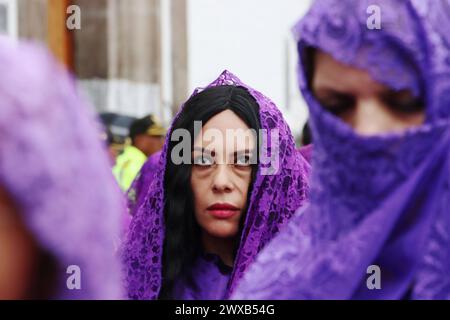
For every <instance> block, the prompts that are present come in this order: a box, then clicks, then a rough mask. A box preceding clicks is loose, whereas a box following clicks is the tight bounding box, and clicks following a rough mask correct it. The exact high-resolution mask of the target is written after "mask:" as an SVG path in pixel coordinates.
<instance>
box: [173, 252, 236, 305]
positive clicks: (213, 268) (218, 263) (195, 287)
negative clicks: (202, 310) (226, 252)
mask: <svg viewBox="0 0 450 320" xmlns="http://www.w3.org/2000/svg"><path fill="white" fill-rule="evenodd" d="M232 271H233V268H231V267H229V266H227V265H225V264H224V263H223V262H222V260H220V258H219V257H218V256H216V255H213V254H205V255H203V256H201V257H199V258H198V259H197V261H196V262H195V264H194V266H193V267H192V269H191V270H190V271H189V273H188V274H183V275H182V277H181V279H178V281H177V283H176V284H175V286H174V290H173V297H174V299H176V300H222V299H225V294H226V292H227V286H228V281H229V280H230V276H231V272H232Z"/></svg>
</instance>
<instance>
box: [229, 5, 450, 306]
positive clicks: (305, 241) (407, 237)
mask: <svg viewBox="0 0 450 320" xmlns="http://www.w3.org/2000/svg"><path fill="white" fill-rule="evenodd" d="M371 5H376V6H378V8H380V10H381V29H379V30H377V29H373V30H372V29H369V28H368V27H367V24H366V22H367V19H368V17H369V16H370V14H368V13H367V12H372V11H371V10H373V7H370V8H369V6H371ZM368 8H369V9H370V10H369V11H368ZM449 28H450V3H449V1H444V0H442V1H441V0H438V1H434V0H428V1H424V0H417V1H413V0H411V1H406V0H396V1H393V0H392V1H391V0H387V1H381V0H380V1H373V0H369V1H365V0H363V1H353V0H344V1H342V0H339V1H335V0H316V1H315V2H314V4H313V6H312V8H311V9H310V11H309V12H308V14H307V15H306V16H305V17H304V18H303V19H302V20H301V21H300V22H299V23H298V24H297V25H296V26H295V27H294V34H295V35H296V37H297V40H298V50H299V55H300V62H301V63H300V68H299V81H300V88H301V91H302V93H303V95H304V97H305V99H306V100H307V103H308V106H309V109H310V114H311V125H312V131H313V136H314V152H313V160H312V168H313V169H312V177H311V186H310V188H311V191H310V192H311V193H310V195H311V198H310V204H309V205H308V206H307V207H304V210H299V211H298V212H297V213H296V215H295V216H294V217H293V218H292V219H291V220H290V223H289V225H288V227H287V228H286V229H285V230H284V232H282V233H280V234H279V235H278V236H277V237H276V238H275V239H274V240H273V242H272V243H270V244H269V245H268V246H267V247H266V248H265V250H263V251H262V252H261V254H260V255H259V257H258V260H257V262H256V263H255V264H254V265H253V266H252V267H250V269H249V271H248V272H247V274H246V276H245V277H244V279H243V281H242V282H241V286H240V287H239V288H238V289H237V292H236V295H235V296H234V298H237V299H404V298H409V299H450V275H449V273H448V271H449V270H450V255H449V247H450V214H449V213H450V191H449V184H450V163H449V160H450V156H449V152H450V140H449V139H450V127H449V117H450V50H449V49H450V37H449V33H448V30H449ZM310 46H312V47H315V48H319V49H321V50H323V51H325V52H327V53H329V54H331V55H332V56H333V57H334V58H335V59H337V60H338V61H341V62H342V63H346V64H349V65H352V66H356V67H359V68H362V69H364V70H367V71H368V72H369V73H370V74H371V76H372V77H373V78H374V79H376V80H378V81H380V82H382V83H384V84H386V85H388V86H390V87H392V88H395V89H410V90H412V91H413V92H414V93H415V94H420V95H422V96H423V98H424V101H425V106H426V115H427V117H426V121H425V123H424V124H423V125H422V126H420V127H418V128H414V129H409V130H407V131H405V132H403V133H399V134H384V135H379V136H372V137H361V136H359V135H357V134H355V133H354V131H353V130H352V129H351V128H350V127H349V126H347V125H346V124H344V123H343V122H342V121H340V120H338V119H337V118H336V117H334V116H333V115H331V114H330V113H328V112H326V111H324V110H323V109H322V107H321V106H320V105H319V103H318V102H317V101H316V100H315V99H314V97H313V95H312V93H311V91H310V88H309V87H308V81H307V78H308V75H307V74H306V72H307V71H306V70H307V66H306V65H305V60H306V59H305V48H306V47H310ZM371 265H376V266H378V267H380V275H381V289H380V290H377V289H372V290H370V289H369V287H370V285H369V286H368V283H367V281H368V279H369V277H370V275H372V274H373V271H370V270H373V269H370V268H369V271H368V267H369V266H371ZM369 284H370V283H369ZM372 284H373V283H372Z"/></svg>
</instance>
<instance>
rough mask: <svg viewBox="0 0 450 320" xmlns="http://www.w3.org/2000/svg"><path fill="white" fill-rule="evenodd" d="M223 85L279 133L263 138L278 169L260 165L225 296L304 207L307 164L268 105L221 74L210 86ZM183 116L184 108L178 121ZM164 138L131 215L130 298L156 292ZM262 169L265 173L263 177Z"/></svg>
mask: <svg viewBox="0 0 450 320" xmlns="http://www.w3.org/2000/svg"><path fill="white" fill-rule="evenodd" d="M221 85H236V86H243V87H245V88H247V89H248V90H249V92H250V94H251V95H252V96H253V97H254V98H255V99H256V101H257V103H258V104H259V108H260V122H261V127H262V128H263V129H266V130H269V131H271V130H273V129H277V130H278V132H279V139H278V140H273V139H268V138H267V136H266V135H264V134H263V139H262V140H263V141H262V146H263V148H265V149H266V150H267V151H269V153H270V151H271V152H278V155H279V161H278V168H277V169H276V170H275V171H273V172H270V169H269V168H270V167H271V164H270V163H260V164H259V165H258V171H257V175H256V179H255V182H254V185H253V189H252V193H251V196H250V197H251V198H250V203H249V208H248V211H247V214H246V218H245V223H244V228H243V231H242V235H241V240H240V247H239V249H238V252H237V256H236V258H235V263H234V268H233V271H232V273H231V275H230V280H229V282H228V284H227V290H226V292H225V294H224V296H225V297H227V296H229V294H230V292H232V291H233V289H234V288H235V286H236V284H237V282H238V281H239V280H240V278H241V277H242V275H243V273H244V272H245V270H246V269H247V266H248V265H249V264H250V263H251V262H252V261H253V260H254V258H255V256H256V254H257V253H258V252H259V251H260V249H261V248H262V247H263V246H264V245H265V244H266V243H267V242H268V241H269V240H270V239H272V237H273V236H274V234H276V233H277V232H278V229H279V228H280V226H281V225H283V224H284V223H285V222H286V221H287V220H288V219H289V218H290V217H291V216H292V215H293V213H294V212H295V210H296V209H297V208H298V207H300V206H301V205H302V204H303V203H304V201H305V199H306V197H307V192H308V187H307V177H308V172H307V171H306V170H305V168H308V170H309V166H307V165H305V163H304V162H305V160H304V159H303V158H302V157H299V156H298V153H297V150H296V149H295V143H294V139H293V136H292V134H291V131H290V129H289V127H288V125H287V124H286V122H285V121H284V119H283V117H282V115H281V113H280V111H279V110H278V108H277V107H276V106H275V104H274V103H273V102H272V101H270V100H269V99H268V98H267V97H265V96H264V95H262V94H261V93H260V92H258V91H256V90H254V89H252V88H250V87H249V86H247V85H245V84H243V83H242V82H241V81H240V80H239V79H238V78H237V77H236V76H234V75H233V74H231V73H230V72H228V71H224V72H223V73H222V74H221V75H220V76H219V78H218V79H217V80H215V81H214V82H213V83H211V84H210V85H209V86H208V87H214V86H221ZM201 90H202V89H201V88H199V89H196V90H195V91H194V93H193V95H195V94H197V93H198V92H200V91H201ZM182 112H183V107H182V108H181V110H180V111H179V113H178V115H177V116H176V118H177V117H179V116H180V114H181V113H182ZM176 118H175V119H176ZM174 121H175V120H174ZM171 132H172V129H170V130H169V132H168V135H167V137H170V134H171ZM269 134H270V133H269ZM168 140H169V139H168V138H166V144H165V146H164V148H163V151H162V154H161V157H160V162H159V164H158V167H157V170H156V173H155V175H154V176H153V179H151V185H150V186H148V194H147V197H146V199H145V201H144V203H143V204H142V205H141V206H140V207H139V209H138V210H137V213H136V214H135V216H134V217H133V220H132V222H131V226H130V231H129V235H128V239H127V241H126V243H125V247H124V254H123V256H124V262H125V275H126V288H127V290H128V296H129V298H131V299H155V298H157V297H158V294H159V291H160V286H161V259H162V246H163V239H164V221H163V210H164V188H163V185H164V184H163V182H164V181H163V180H164V170H165V164H166V161H167V146H168V145H167V144H168ZM264 146H265V147H264ZM263 171H264V172H265V173H266V174H262V172H263ZM267 173H271V174H267Z"/></svg>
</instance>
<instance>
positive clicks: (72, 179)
mask: <svg viewBox="0 0 450 320" xmlns="http://www.w3.org/2000/svg"><path fill="white" fill-rule="evenodd" d="M0 77H1V78H2V80H1V81H0V96H1V99H0V136H1V141H0V155H1V156H0V184H1V185H2V187H3V188H4V189H5V190H7V192H8V193H9V195H10V196H11V198H12V200H13V201H14V202H15V204H16V205H17V207H18V210H19V212H20V214H21V218H22V219H23V221H24V223H25V225H26V227H27V228H28V229H29V231H30V233H31V234H32V236H33V237H34V238H35V240H36V242H37V244H38V245H39V246H40V248H41V249H43V250H45V251H46V252H48V253H49V254H51V255H52V256H53V258H54V259H55V260H56V262H57V264H58V266H57V272H58V274H57V275H56V278H57V284H56V292H55V294H54V295H53V296H52V298H53V299H118V298H122V297H123V294H122V286H121V275H120V264H119V261H118V259H116V257H115V250H116V249H117V248H116V247H117V246H118V240H119V229H120V226H119V219H120V214H121V212H122V211H123V210H125V203H124V201H123V199H122V196H121V193H120V190H119V189H118V187H117V186H116V183H115V181H114V178H113V176H112V174H111V170H110V164H109V160H108V156H107V154H106V147H105V146H103V145H102V142H101V139H100V126H99V124H98V122H97V121H96V119H95V116H94V113H93V112H91V111H90V110H88V109H87V108H86V105H85V103H84V102H83V101H82V99H80V98H79V96H78V94H77V92H76V88H75V83H74V81H73V79H71V78H69V76H68V75H67V73H66V72H65V71H64V70H63V69H62V67H61V66H59V65H57V63H56V62H55V61H54V59H53V58H52V57H51V56H50V54H49V53H48V52H47V51H46V50H44V49H43V48H40V47H38V46H35V45H32V44H28V43H20V42H19V43H17V44H16V43H13V42H10V40H7V39H5V38H4V37H0ZM71 265H76V266H78V267H79V268H80V271H81V290H69V289H68V287H67V284H66V280H67V279H68V277H69V276H70V274H68V273H66V271H67V268H68V267H69V266H71Z"/></svg>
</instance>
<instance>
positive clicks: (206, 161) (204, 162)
mask: <svg viewBox="0 0 450 320" xmlns="http://www.w3.org/2000/svg"><path fill="white" fill-rule="evenodd" d="M193 163H194V165H196V166H200V167H209V166H212V165H213V164H214V159H213V158H212V157H210V156H207V155H201V156H198V157H194V160H193Z"/></svg>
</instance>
